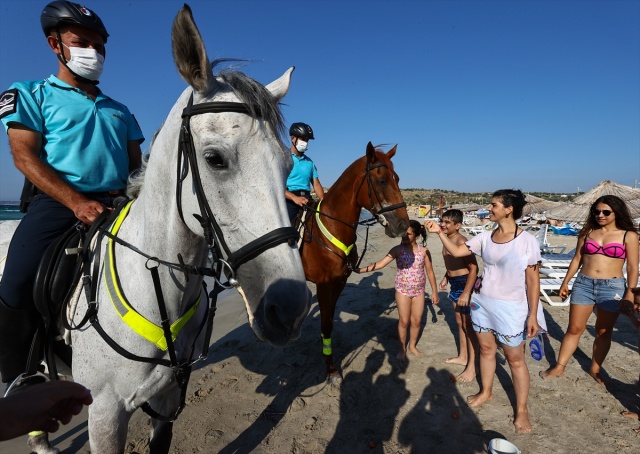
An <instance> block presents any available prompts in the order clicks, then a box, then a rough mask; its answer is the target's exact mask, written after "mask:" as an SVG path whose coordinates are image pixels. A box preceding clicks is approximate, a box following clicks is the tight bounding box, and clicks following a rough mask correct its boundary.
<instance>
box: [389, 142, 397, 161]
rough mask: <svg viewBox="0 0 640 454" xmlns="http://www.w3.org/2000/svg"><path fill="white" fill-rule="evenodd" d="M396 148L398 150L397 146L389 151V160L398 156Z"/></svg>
mask: <svg viewBox="0 0 640 454" xmlns="http://www.w3.org/2000/svg"><path fill="white" fill-rule="evenodd" d="M396 148H398V144H395V145H394V146H393V148H392V149H391V150H389V151H387V157H388V158H389V159H391V158H393V157H394V156H395V155H396Z"/></svg>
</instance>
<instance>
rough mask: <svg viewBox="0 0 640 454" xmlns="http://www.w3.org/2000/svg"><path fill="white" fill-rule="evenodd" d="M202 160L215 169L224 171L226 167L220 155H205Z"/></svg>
mask: <svg viewBox="0 0 640 454" xmlns="http://www.w3.org/2000/svg"><path fill="white" fill-rule="evenodd" d="M204 158H205V159H206V161H207V164H209V165H210V166H211V167H214V168H216V169H225V168H226V167H227V166H226V164H225V163H224V159H222V155H221V154H220V153H207V154H206V155H205V157H204Z"/></svg>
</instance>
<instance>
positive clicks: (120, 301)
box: [104, 200, 200, 351]
mask: <svg viewBox="0 0 640 454" xmlns="http://www.w3.org/2000/svg"><path fill="white" fill-rule="evenodd" d="M132 203H133V200H132V201H130V202H129V203H127V205H126V206H125V207H124V208H123V209H122V211H121V212H120V215H118V218H117V219H116V221H115V222H114V223H113V227H111V231H110V233H111V234H112V235H113V236H117V233H118V230H120V226H121V225H122V223H123V221H124V219H125V218H126V217H127V214H129V208H131V204H132ZM104 282H105V285H106V286H107V290H108V292H109V298H110V299H111V303H112V304H113V307H114V308H115V310H116V312H117V313H118V315H119V316H120V318H121V319H122V321H123V322H124V323H125V324H126V325H127V326H129V328H131V329H132V330H133V331H134V332H135V333H136V334H138V335H139V336H141V337H143V338H145V339H146V340H148V341H149V342H151V343H152V344H155V345H156V346H157V347H158V348H159V349H160V350H163V351H166V350H167V340H166V339H165V337H164V331H163V330H162V327H160V326H158V325H156V324H155V323H153V322H150V321H149V320H147V319H146V318H144V317H143V316H142V315H140V314H139V313H138V312H136V310H135V309H134V308H133V307H131V305H130V304H129V302H128V301H127V299H126V298H125V296H124V293H123V292H122V289H121V288H120V283H119V281H118V272H117V270H116V261H115V242H114V241H113V239H111V238H109V241H108V246H107V253H106V254H105V259H104ZM199 304H200V297H198V300H197V301H196V302H195V304H193V305H192V306H191V307H190V308H189V310H187V312H185V314H184V315H183V316H182V317H180V318H179V319H178V320H176V321H175V322H173V323H172V324H171V338H172V339H173V340H174V341H175V340H176V338H177V337H178V334H179V333H180V330H182V327H183V326H184V325H185V324H186V323H187V322H188V321H189V320H190V319H191V317H192V316H193V314H194V313H195V312H196V309H197V308H198V305H199Z"/></svg>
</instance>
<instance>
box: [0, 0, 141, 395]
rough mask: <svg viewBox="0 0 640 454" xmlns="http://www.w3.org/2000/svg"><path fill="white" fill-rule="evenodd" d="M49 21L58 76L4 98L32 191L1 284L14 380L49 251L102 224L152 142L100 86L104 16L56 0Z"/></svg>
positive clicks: (0, 312) (19, 162)
mask: <svg viewBox="0 0 640 454" xmlns="http://www.w3.org/2000/svg"><path fill="white" fill-rule="evenodd" d="M40 22H41V26H42V30H43V32H44V35H45V37H46V39H47V44H48V45H49V47H50V49H51V51H52V52H53V53H54V54H55V56H56V59H57V61H58V72H57V75H55V76H54V75H51V76H49V77H47V78H45V79H41V80H37V81H27V82H16V83H14V84H12V85H11V86H10V87H9V89H8V90H7V91H5V92H4V93H2V95H0V96H1V98H0V99H1V101H2V103H1V104H0V105H2V108H1V109H0V120H1V121H2V123H3V124H4V126H5V128H6V131H7V134H8V136H9V145H10V147H11V154H12V155H13V159H14V164H15V166H16V168H17V169H18V170H20V171H21V172H22V173H23V174H24V175H25V178H26V184H25V187H26V188H27V191H23V196H26V197H23V198H22V204H21V205H22V206H23V207H24V211H25V212H26V214H25V216H24V218H23V219H22V220H21V222H20V224H19V226H18V229H17V230H16V232H15V234H14V236H13V238H12V240H11V245H10V247H9V252H8V256H7V262H6V266H5V270H4V274H3V277H2V281H1V282H0V373H1V374H2V381H3V382H5V383H7V382H11V381H13V380H14V379H15V378H16V377H17V376H19V375H20V374H21V373H23V372H24V371H25V369H26V366H27V358H28V355H29V351H30V344H31V341H32V337H33V334H34V331H35V326H36V324H37V315H36V313H35V309H34V301H33V283H34V280H35V277H36V272H37V267H38V264H39V262H40V259H41V257H42V256H43V254H44V252H45V250H46V249H47V247H48V246H49V245H50V244H51V243H52V242H53V241H54V240H56V239H57V238H58V237H59V236H60V235H61V234H62V233H64V232H65V231H66V230H68V229H69V228H71V227H72V226H73V225H74V224H75V223H76V222H77V221H78V220H80V221H82V222H83V223H85V224H90V223H91V222H93V221H94V220H95V219H96V218H97V217H98V215H99V214H100V213H101V212H102V211H104V210H105V209H106V208H107V207H109V205H110V204H111V203H112V202H113V199H114V198H115V197H117V196H118V195H121V194H123V193H124V189H125V188H126V184H127V179H128V176H129V174H130V172H131V171H133V170H135V169H138V168H139V166H140V162H141V152H140V143H141V142H142V141H143V140H144V137H143V135H142V131H141V130H140V127H139V126H138V124H137V122H136V120H135V118H134V117H133V115H132V114H131V113H130V112H129V109H127V107H126V106H124V105H123V104H121V103H119V102H117V101H115V100H113V99H112V98H110V97H108V96H107V95H105V94H104V93H103V92H102V91H101V90H100V89H99V88H98V87H97V85H98V80H99V78H100V75H101V73H102V68H103V63H104V60H105V44H106V42H107V38H108V37H109V33H107V30H106V28H105V26H104V24H103V23H102V20H101V19H100V18H99V17H98V16H97V15H96V14H95V13H94V12H93V11H91V10H90V9H88V8H86V7H84V6H82V5H79V4H76V3H71V2H68V1H54V2H51V3H49V4H48V5H46V6H45V7H44V9H43V11H42V13H41V16H40ZM25 51H26V49H25ZM27 204H28V206H27Z"/></svg>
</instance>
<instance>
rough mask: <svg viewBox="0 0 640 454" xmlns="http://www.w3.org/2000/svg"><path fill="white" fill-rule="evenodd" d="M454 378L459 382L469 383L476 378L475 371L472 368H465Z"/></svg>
mask: <svg viewBox="0 0 640 454" xmlns="http://www.w3.org/2000/svg"><path fill="white" fill-rule="evenodd" d="M456 378H457V380H458V381H459V382H461V383H470V382H472V381H474V380H475V379H476V371H475V370H472V369H465V370H463V371H462V373H461V374H460V375H458V376H457V377H456Z"/></svg>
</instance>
